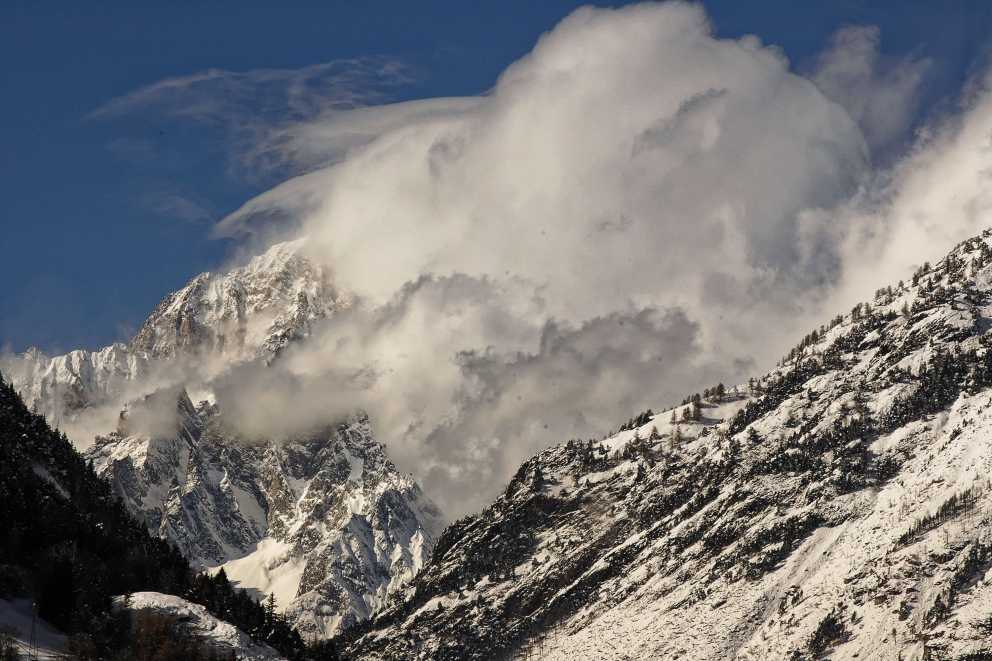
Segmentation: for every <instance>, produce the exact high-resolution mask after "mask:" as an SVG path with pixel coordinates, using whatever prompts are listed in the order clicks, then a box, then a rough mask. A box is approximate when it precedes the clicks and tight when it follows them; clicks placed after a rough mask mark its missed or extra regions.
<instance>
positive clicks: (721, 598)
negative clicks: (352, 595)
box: [345, 232, 992, 661]
mask: <svg viewBox="0 0 992 661" xmlns="http://www.w3.org/2000/svg"><path fill="white" fill-rule="evenodd" d="M990 328H992V233H990V232H986V233H985V234H983V235H982V236H981V237H978V238H975V239H973V240H970V241H967V242H965V243H964V244H962V245H960V246H958V247H957V248H956V249H955V250H954V251H953V252H952V253H951V254H950V255H949V256H948V257H947V258H946V259H944V260H942V261H941V262H940V263H939V264H937V265H936V266H933V267H930V266H929V265H925V266H924V268H922V269H920V271H918V272H917V273H916V274H915V275H913V277H912V280H910V281H908V282H905V283H899V284H898V285H893V286H892V287H891V288H886V289H884V290H880V291H879V292H878V293H877V294H876V297H875V299H874V300H873V301H871V302H870V303H866V304H861V305H859V306H857V307H856V308H854V310H852V311H851V313H850V314H847V315H843V316H838V317H836V318H834V319H833V320H832V321H831V322H830V323H829V324H825V325H824V326H823V327H821V328H818V329H816V330H815V331H814V332H812V333H810V335H808V336H807V337H806V338H804V339H803V341H802V342H801V343H800V344H799V345H798V346H797V347H796V348H795V349H794V350H793V351H791V352H790V353H789V355H788V356H787V357H786V358H785V359H784V361H783V363H782V365H781V366H780V367H779V368H778V369H776V370H774V371H773V372H771V373H769V374H766V375H764V376H763V377H761V378H758V379H755V380H753V381H752V382H751V383H750V384H748V385H745V386H740V387H737V388H734V389H730V390H729V391H728V392H724V393H723V394H714V391H711V392H710V393H709V395H708V396H706V397H701V398H700V402H699V405H698V407H695V406H693V405H692V404H688V405H683V406H680V407H676V408H675V409H670V410H665V411H664V412H663V413H660V414H657V415H654V414H650V415H643V416H640V417H639V419H638V420H637V422H635V424H634V425H633V427H634V428H631V429H625V430H623V431H620V432H618V433H616V434H614V435H612V436H610V437H608V438H606V439H603V440H600V441H595V442H585V441H570V442H568V443H565V444H562V445H559V446H557V447H554V448H551V449H549V450H547V451H545V452H543V453H541V454H539V455H538V456H536V457H534V458H533V459H531V460H529V461H528V462H526V463H525V464H524V465H523V466H522V467H521V468H520V471H519V472H518V473H517V475H516V476H515V477H514V479H513V480H512V481H511V483H510V485H509V486H508V487H507V489H506V491H505V493H504V494H503V495H502V496H501V497H500V498H498V499H497V500H496V502H495V503H494V504H493V505H492V506H491V507H489V508H488V509H486V510H485V511H484V512H482V513H481V514H479V515H478V516H473V517H469V518H467V519H464V520H461V521H459V522H457V523H456V524H454V525H453V526H451V527H450V528H448V529H447V530H446V531H445V533H444V534H443V535H442V537H441V538H440V540H439V541H438V544H437V546H436V547H435V550H434V554H433V556H432V558H431V560H430V561H429V563H428V564H427V566H426V567H425V569H424V570H423V571H422V572H421V573H420V574H419V575H418V576H417V578H416V579H415V580H414V582H413V584H412V585H411V588H410V594H409V597H408V598H407V599H406V600H405V601H404V602H402V603H399V604H397V605H394V606H392V607H391V608H389V609H388V610H386V611H385V612H383V613H381V614H379V615H378V616H376V618H375V619H374V620H373V621H371V622H370V623H367V624H366V625H364V626H359V627H356V628H355V629H354V630H352V631H351V632H349V633H348V634H347V636H346V638H347V640H346V641H345V645H346V646H347V648H348V653H349V655H350V658H354V659H395V658H404V659H437V658H459V659H493V658H521V659H523V658H540V659H647V658H656V659H676V658H687V659H688V658H691V659H714V660H716V659H728V658H736V659H754V660H759V659H815V658H826V657H827V656H829V658H832V659H905V660H907V661H908V660H909V659H965V658H967V659H985V658H992V643H990V642H989V641H990V633H992V578H990V575H989V573H988V571H989V569H990V568H992V518H990V517H989V516H988V511H989V510H990V506H992V489H990V487H989V475H990V471H992V350H990V349H992V334H990V333H989V332H988V331H989V329H990ZM721 390H722V389H721ZM715 392H717V393H719V391H715ZM686 418H688V419H686Z"/></svg>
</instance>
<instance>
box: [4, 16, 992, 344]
mask: <svg viewBox="0 0 992 661" xmlns="http://www.w3.org/2000/svg"><path fill="white" fill-rule="evenodd" d="M140 4H146V6H139V5H140ZM581 4H589V3H573V2H551V1H548V2H500V3H464V2H451V3H447V2H425V3H408V2H395V3H391V2H368V3H345V2H325V3H315V2H306V3H294V2H288V3H279V4H278V6H277V5H276V4H273V3H260V2H238V3H234V2H211V3H209V4H207V5H206V6H205V7H204V6H199V5H194V4H193V3H189V4H187V3H161V4H159V5H157V6H154V7H153V6H147V5H150V3H123V2H104V3H70V2H62V3H56V2H19V1H14V2H5V3H3V6H2V7H0V58H2V59H0V61H2V63H3V64H0V99H2V103H0V145H2V149H0V182H2V184H0V192H2V198H0V246H2V248H3V253H2V256H3V257H2V259H0V277H2V279H3V282H4V283H5V286H4V287H3V288H2V289H0V347H3V348H7V349H12V350H15V351H21V350H23V349H25V348H26V347H28V346H31V345H35V346H39V347H41V348H43V349H45V350H47V351H53V352H54V351H64V350H68V349H72V348H78V347H86V348H94V347H97V346H101V345H104V344H107V343H109V342H111V341H114V340H124V339H127V338H128V337H129V336H130V334H131V333H133V331H134V330H135V329H136V327H137V325H138V324H140V322H141V321H142V319H143V318H144V317H145V316H146V315H147V314H148V312H149V311H150V310H151V309H152V308H153V307H154V305H155V304H156V303H157V302H158V300H159V299H160V298H161V297H162V296H163V295H164V294H166V293H167V292H169V291H171V290H173V289H175V288H177V287H179V286H181V285H182V284H183V283H184V282H185V281H186V280H188V279H189V278H190V277H191V276H192V275H194V274H196V273H198V272H200V271H204V270H209V269H211V268H215V267H217V266H218V265H220V264H222V263H223V261H224V260H225V258H226V257H227V256H228V255H229V254H230V252H231V251H232V250H233V249H234V248H235V246H233V245H232V244H231V242H230V241H227V240H218V239H212V238H211V237H210V229H211V227H212V224H213V223H214V222H215V221H217V220H219V219H220V218H221V217H223V216H224V215H225V214H227V213H228V212H230V211H231V210H233V209H235V208H237V207H238V206H239V205H240V204H241V203H242V202H244V201H245V200H246V199H248V198H249V197H251V196H252V195H253V194H255V193H258V192H259V191H261V190H265V189H267V188H269V187H271V185H272V184H274V183H276V182H277V181H278V180H279V179H280V178H281V177H284V176H285V175H286V174H287V173H286V172H281V171H279V170H278V169H276V170H275V171H266V170H261V169H258V168H243V167H237V161H236V160H234V159H233V158H232V156H231V145H230V139H231V134H230V131H229V128H227V127H225V126H223V125H220V124H217V123H211V122H202V121H201V122H193V121H184V120H183V119H181V118H176V117H174V116H173V117H169V116H166V115H164V114H162V113H156V112H153V111H151V110H147V109H139V110H138V111H135V112H129V113H120V114H112V115H110V116H94V112H96V111H98V110H99V109H100V108H104V107H106V104H107V103H108V102H110V101H111V100H112V99H115V98H119V97H121V96H123V95H126V94H128V93H130V92H133V91H134V90H136V89H139V88H142V87H145V86H148V85H151V84H154V83H156V82H157V81H160V80H163V79H167V78H172V77H177V76H188V75H191V74H195V73H198V72H202V71H205V70H209V69H223V70H226V71H231V72H243V71H251V70H257V69H263V68H264V69H280V70H287V71H290V70H296V69H301V68H303V67H307V66H310V65H314V64H317V63H321V62H329V61H332V60H338V59H345V58H362V57H371V56H376V57H380V58H387V59H388V60H389V61H391V62H396V63H399V64H400V65H401V66H402V69H403V72H404V79H403V81H402V82H395V81H394V82H393V84H391V85H389V86H387V88H386V89H385V91H384V92H380V94H379V96H378V97H376V98H377V100H378V101H400V100H408V99H415V98H426V97H434V96H459V95H473V94H480V93H483V92H485V91H486V90H487V89H488V88H489V87H490V86H492V84H493V83H494V82H495V80H496V78H497V76H498V75H499V73H500V72H501V71H502V70H503V69H505V68H506V66H507V65H508V64H510V63H511V62H513V61H514V60H515V59H517V58H519V57H520V56H522V55H524V54H525V53H527V52H528V51H529V50H530V49H531V48H532V46H533V44H534V42H535V41H536V39H537V38H538V37H539V36H540V34H541V33H543V32H545V31H547V30H549V29H551V28H552V27H553V26H554V25H555V24H556V23H557V22H558V21H559V20H560V19H561V18H563V17H564V16H566V15H567V14H568V13H569V12H570V11H571V10H572V9H573V8H575V7H577V6H579V5H581ZM592 4H604V5H616V4H625V3H615V2H611V3H592ZM705 6H706V8H707V10H708V12H709V14H710V16H711V18H712V20H713V23H714V25H715V29H716V32H717V34H718V35H719V36H721V37H738V36H741V35H744V34H756V35H758V36H759V37H760V38H761V39H762V41H764V42H766V43H771V44H777V45H778V46H780V47H781V48H782V49H783V51H784V52H785V54H786V55H787V56H788V57H789V59H790V60H791V61H792V62H793V67H794V69H796V70H798V71H803V70H804V68H807V67H809V66H811V62H812V60H813V58H815V56H816V54H817V53H819V52H820V51H821V50H822V49H823V48H824V46H825V45H826V44H827V42H828V40H829V38H830V35H831V34H832V33H833V32H834V31H836V30H837V29H839V28H841V27H843V26H846V25H858V24H866V25H875V26H878V27H879V28H880V30H881V38H882V51H883V53H884V54H885V55H887V56H892V57H902V56H907V55H911V56H913V57H925V58H929V59H931V60H932V62H933V67H932V68H931V70H930V72H929V74H928V76H929V77H928V78H927V80H926V85H925V93H924V96H923V99H922V103H921V106H920V108H921V109H920V117H919V118H918V121H922V120H924V119H925V118H926V116H928V115H930V114H933V113H939V112H941V111H942V109H944V108H947V107H948V106H950V105H952V104H954V102H955V101H956V99H957V98H958V95H959V94H960V90H961V88H962V85H964V84H965V83H966V81H967V80H968V77H969V75H970V74H971V73H973V71H974V70H975V68H976V67H978V66H980V65H981V64H982V63H983V62H984V57H985V48H986V44H987V43H989V38H990V36H992V8H990V7H992V3H985V2H968V1H965V0H960V1H949V2H941V3H932V2H922V1H919V2H914V1H895V0H892V1H889V2H882V1H875V2H868V1H837V2H823V3H816V4H814V3H797V2H786V1H773V0H765V1H756V2H748V3H742V2H739V1H737V0H727V1H717V0H714V1H712V2H706V3H705ZM373 84H374V81H370V85H373ZM242 110H243V111H245V112H248V113H251V112H252V110H253V109H252V108H251V107H247V108H242ZM258 112H259V113H260V114H262V113H268V112H272V113H276V114H278V108H275V109H272V108H258ZM272 119H278V118H277V117H276V118H272ZM909 138H910V135H908V134H907V136H905V137H904V139H903V140H902V141H901V144H905V143H906V141H907V140H908V139H909ZM877 157H878V158H880V159H882V160H884V159H885V158H887V155H886V154H879V155H877Z"/></svg>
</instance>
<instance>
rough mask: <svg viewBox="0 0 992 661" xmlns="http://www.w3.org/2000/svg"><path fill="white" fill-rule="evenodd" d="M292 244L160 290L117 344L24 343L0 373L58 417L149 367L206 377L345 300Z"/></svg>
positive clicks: (164, 375) (122, 389)
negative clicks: (55, 350) (60, 351)
mask: <svg viewBox="0 0 992 661" xmlns="http://www.w3.org/2000/svg"><path fill="white" fill-rule="evenodd" d="M302 246H303V243H302V239H301V240H297V241H293V242H286V243H279V244H276V245H274V246H273V247H271V248H270V249H269V250H267V251H266V252H265V253H263V254H261V255H258V256H256V257H254V258H252V259H251V260H249V261H248V262H247V263H245V264H244V265H243V266H240V267H237V268H233V269H231V270H228V271H225V272H222V273H202V274H200V275H198V276H196V277H195V278H193V279H192V280H190V281H189V283H188V284H187V285H186V286H185V287H183V288H182V289H180V290H179V291H176V292H174V293H172V294H169V295H168V296H166V297H165V298H164V299H163V300H162V302H161V303H159V305H158V306H157V307H156V308H155V310H154V311H153V312H152V314H151V315H150V316H149V317H148V319H147V320H146V321H145V322H144V324H143V325H142V326H141V328H140V329H139V331H138V332H137V333H136V334H135V336H134V337H133V338H132V339H131V340H130V341H129V342H128V343H126V344H124V343H116V344H113V345H111V346H108V347H104V348H102V349H98V350H96V351H89V350H86V349H78V350H75V351H70V352H69V353H67V354H64V355H60V356H47V355H45V354H44V353H42V352H41V351H38V350H37V349H30V350H28V351H27V352H25V353H24V354H22V355H20V356H17V357H15V358H14V359H8V360H6V361H4V365H2V368H3V370H4V373H5V374H7V375H8V378H10V379H11V380H12V381H13V383H14V384H15V386H16V387H17V389H18V391H19V392H20V393H21V395H22V396H23V397H24V399H25V401H26V402H27V403H28V405H29V406H32V407H34V408H37V409H38V410H39V411H40V412H42V413H44V414H45V415H46V416H47V417H48V418H49V419H50V420H53V421H54V422H55V423H56V424H58V423H60V422H61V421H62V420H63V419H65V418H69V417H72V416H73V414H74V413H76V412H78V411H79V410H81V409H83V408H85V407H87V406H92V405H96V404H102V403H104V402H107V401H111V400H113V399H115V398H117V397H120V396H122V395H127V394H134V395H137V394H141V391H142V389H145V390H146V391H147V388H148V383H147V381H149V378H148V377H150V376H153V375H154V376H155V379H154V380H155V381H160V380H165V381H168V380H174V379H175V378H176V377H175V375H176V374H189V373H191V372H194V371H195V372H196V373H198V374H199V375H200V376H203V377H209V376H210V375H211V374H212V373H216V372H218V371H220V370H222V369H224V368H225V367H229V366H230V365H231V364H234V363H237V362H240V361H244V360H252V359H256V358H260V359H271V358H272V357H273V356H274V355H275V354H276V353H278V351H279V350H280V349H282V348H283V347H284V346H286V345H287V344H288V343H289V342H291V341H293V340H296V339H300V338H303V337H306V336H307V335H308V334H309V332H310V329H311V326H312V324H313V323H314V322H316V321H318V320H320V319H323V318H325V317H327V316H328V315H330V314H332V313H333V312H334V310H336V309H339V308H341V307H343V306H347V305H348V304H349V302H350V301H349V299H348V297H347V296H346V295H344V294H341V293H340V292H338V291H337V289H335V287H334V285H333V283H332V281H331V277H330V273H329V272H328V270H327V269H326V268H324V267H323V266H320V265H319V264H317V263H315V262H312V261H311V260H309V259H307V258H306V257H305V256H304V255H303V254H302V252H301V250H302ZM130 389H137V390H138V392H134V393H130V392H129V390H130Z"/></svg>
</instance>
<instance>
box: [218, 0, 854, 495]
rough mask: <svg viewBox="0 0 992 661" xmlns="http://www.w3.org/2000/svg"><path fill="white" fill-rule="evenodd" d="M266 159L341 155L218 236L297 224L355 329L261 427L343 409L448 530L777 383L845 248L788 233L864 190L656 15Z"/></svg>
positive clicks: (819, 120)
mask: <svg viewBox="0 0 992 661" xmlns="http://www.w3.org/2000/svg"><path fill="white" fill-rule="evenodd" d="M355 127H357V128H355ZM355 132H357V133H361V134H363V135H370V136H372V139H371V140H370V141H368V142H364V140H363V141H359V142H358V143H357V145H356V144H349V142H348V141H349V136H351V135H352V134H353V133H355ZM283 135H284V139H285V142H284V144H292V143H295V144H299V145H306V147H305V148H301V149H302V150H303V152H305V153H303V152H301V151H299V150H298V151H294V150H290V153H292V154H301V153H302V156H301V158H303V159H304V161H306V162H308V163H313V162H319V160H320V152H321V151H324V150H326V151H327V152H330V153H340V152H341V150H342V144H345V145H346V147H345V152H346V154H347V155H346V157H345V158H343V160H341V161H340V162H337V163H335V164H334V165H331V166H328V167H324V168H319V169H317V170H315V171H313V172H310V173H309V174H307V175H306V176H304V177H300V178H297V179H293V180H290V181H288V182H286V183H285V184H283V185H282V186H279V187H276V188H275V189H273V190H271V191H269V192H267V193H265V194H263V195H261V196H259V197H258V198H256V199H255V200H252V201H250V202H249V203H247V204H246V205H245V206H244V207H243V208H242V209H241V210H239V211H238V212H236V213H235V214H232V215H231V216H230V217H228V218H227V219H225V221H224V222H223V223H222V224H221V225H220V227H219V231H221V232H225V233H229V234H238V233H239V232H240V233H245V232H252V231H254V230H256V229H257V224H255V219H256V218H257V217H258V216H259V215H262V216H269V215H272V214H278V213H282V214H290V215H293V216H295V217H297V218H300V219H302V225H303V228H304V232H305V233H306V234H307V235H308V236H309V239H310V240H309V242H308V247H309V250H310V251H311V253H312V254H313V255H314V256H315V257H317V258H318V259H321V260H323V261H325V262H326V263H327V264H329V265H330V266H331V267H332V268H333V269H334V272H335V277H336V278H337V280H338V283H339V284H340V285H341V286H342V287H343V288H345V289H347V290H350V291H352V292H355V293H356V294H357V295H358V296H360V297H361V298H362V300H363V301H364V307H362V308H361V310H363V311H362V312H359V311H356V312H355V313H354V314H351V315H348V316H344V315H342V316H341V317H339V318H337V319H335V320H333V321H332V322H331V323H330V324H328V327H327V328H326V329H325V330H324V331H323V333H322V334H321V335H320V336H319V337H318V338H314V340H313V341H311V342H310V343H309V344H308V345H305V346H303V347H301V348H300V350H299V351H298V352H295V353H293V352H290V353H289V354H288V355H287V356H285V357H284V360H283V362H282V365H281V374H280V376H279V377H278V378H280V379H283V378H291V379H294V380H295V381H294V383H296V385H295V386H293V388H292V392H294V393H297V395H295V396H294V397H293V398H291V399H292V400H293V401H279V403H278V405H276V407H275V410H287V409H286V408H283V407H285V406H288V407H290V410H293V405H294V402H295V405H296V408H295V410H297V411H298V415H296V416H293V417H295V418H296V419H308V418H309V417H310V416H311V414H312V413H313V411H314V410H315V409H316V410H318V411H319V404H314V403H311V402H310V401H305V400H310V398H307V397H300V396H298V393H312V394H314V395H315V397H316V399H318V400H319V399H320V397H322V396H324V395H326V396H327V398H328V399H333V400H335V401H341V400H344V401H348V402H355V403H356V404H360V405H362V406H364V407H366V408H368V409H369V410H370V412H371V413H372V414H373V419H374V424H375V425H376V426H377V428H378V430H379V431H380V433H381V434H382V436H383V438H384V439H385V440H386V441H387V442H388V443H389V444H390V445H391V448H392V451H393V453H394V454H395V455H396V456H397V458H398V460H399V461H400V463H401V464H402V465H403V466H404V467H406V468H410V469H413V470H414V471H415V472H417V473H418V474H420V475H422V476H429V479H428V480H427V489H428V490H429V491H430V492H431V494H432V495H434V496H435V497H437V498H438V499H439V500H440V501H441V502H442V505H444V506H446V507H447V508H448V510H449V511H450V512H451V513H452V514H460V513H462V512H464V511H466V510H470V509H473V508H476V507H479V506H480V505H482V504H483V503H484V502H486V500H487V499H488V498H489V497H490V496H492V494H493V493H494V491H495V490H497V489H498V488H499V486H500V485H501V484H502V483H503V482H504V480H505V479H506V477H507V476H508V475H510V474H511V473H512V472H513V470H515V468H516V466H517V464H518V463H519V461H521V460H522V459H523V458H525V457H526V456H527V455H529V454H530V453H532V452H534V451H536V450H538V449H540V448H541V447H543V446H544V445H546V444H548V443H550V442H553V441H556V440H562V439H564V438H567V437H569V436H578V435H586V436H590V435H596V434H601V433H603V432H605V431H607V430H608V428H610V427H612V426H614V425H615V424H617V423H618V422H619V421H621V420H623V419H626V418H627V417H629V416H630V415H632V414H635V413H637V412H638V411H639V410H641V409H643V408H645V407H647V406H654V407H657V406H659V405H663V404H666V403H671V402H672V401H673V400H678V399H681V397H682V396H684V395H685V394H689V393H691V392H692V391H695V390H698V389H701V388H703V387H705V386H707V385H713V384H715V383H716V381H718V380H721V379H722V380H725V381H732V380H733V379H737V378H745V377H746V376H747V370H749V369H751V368H752V367H753V365H754V364H756V363H757V364H760V365H766V364H768V363H769V362H771V361H773V360H774V359H775V358H777V357H778V353H779V352H780V351H781V349H782V347H783V345H784V343H785V342H786V341H787V340H791V339H793V338H794V337H795V335H796V334H797V333H800V332H801V331H802V332H804V331H805V330H807V329H804V328H802V327H801V325H799V323H798V322H799V319H800V317H801V316H802V315H803V314H804V313H805V312H806V311H807V310H808V309H809V308H810V307H812V306H813V305H814V299H816V298H818V297H819V296H821V295H823V293H824V292H825V291H826V289H825V288H826V287H827V286H829V285H830V284H831V283H833V282H835V281H836V280H837V278H838V277H839V276H840V269H841V265H842V261H843V256H842V255H841V254H840V253H839V251H838V242H837V240H838V237H843V236H844V235H845V228H841V227H837V226H836V223H835V222H834V221H833V220H832V219H831V218H828V217H824V216H822V215H818V214H814V213H808V212H806V210H807V209H817V208H829V207H832V206H834V205H836V204H837V203H839V202H841V201H842V200H845V199H847V198H848V197H849V196H850V195H851V194H852V192H854V191H855V190H856V189H857V187H858V186H859V185H860V184H861V183H862V182H863V180H864V178H865V177H866V175H867V174H868V171H867V159H868V157H867V148H866V145H865V142H864V140H863V138H862V134H861V132H860V131H859V129H858V127H857V125H856V124H855V122H854V121H852V119H851V118H850V117H849V115H848V114H847V113H846V112H845V111H844V110H843V109H842V108H841V107H840V106H838V105H837V104H836V103H833V102H831V101H830V100H828V99H827V98H825V97H824V96H823V95H822V94H821V93H820V91H819V90H818V89H817V88H816V87H815V86H814V85H813V84H812V83H811V82H810V81H809V80H807V79H805V78H802V77H800V76H797V75H795V74H793V73H791V72H790V71H789V68H788V63H787V62H786V61H785V59H784V58H783V57H782V56H781V55H780V53H779V52H778V51H777V50H775V49H773V48H766V47H764V46H763V45H761V44H760V43H759V42H758V41H757V40H756V39H753V38H746V39H742V40H736V41H732V40H717V39H715V38H713V36H712V34H711V32H710V28H709V26H708V24H707V20H706V17H705V15H704V13H703V11H702V10H701V9H700V8H699V7H698V6H695V5H687V4H677V3H669V4H664V5H643V6H637V7H630V8H625V9H621V10H594V9H581V10H579V11H577V12H575V13H574V14H572V15H571V16H569V17H568V18H567V19H565V20H564V21H563V22H562V23H561V24H560V25H558V26H557V27H556V28H555V29H554V30H553V31H551V32H549V33H548V34H546V35H545V36H544V37H542V38H541V40H540V41H539V43H538V44H537V45H536V47H535V48H534V50H533V51H532V52H531V53H530V54H528V55H527V56H525V57H524V58H522V59H521V60H520V61H518V62H516V63H514V64H513V65H512V66H511V67H509V68H508V69H507V70H506V71H505V72H504V73H503V75H502V76H501V77H500V79H499V80H498V82H497V83H496V85H495V87H494V88H493V89H492V90H491V91H490V92H489V93H488V94H487V95H485V96H482V97H476V98H470V99H443V100H433V101H427V102H420V103H418V104H413V105H411V104H401V105H398V106H385V107H379V108H375V109H369V110H354V111H350V112H348V113H346V114H340V113H338V114H333V113H332V114H324V115H319V116H318V117H317V118H315V119H313V120H310V121H307V122H304V123H301V124H299V125H295V126H287V127H285V128H284V130H283ZM315 138H317V139H315ZM306 150H309V151H306ZM287 375H290V376H289V377H287ZM270 378H277V377H274V376H273V377H270ZM239 381H240V382H242V383H243V382H244V381H245V379H239ZM335 384H336V385H335ZM342 384H350V385H349V386H348V387H346V388H345V391H346V392H342V390H341V389H342ZM355 384H359V385H358V386H357V387H355ZM265 390H266V391H267V393H270V394H269V395H266V397H270V396H271V393H272V392H274V391H278V390H279V388H266V389H265ZM276 397H277V398H278V395H276ZM239 398H243V396H242V395H241V394H240V391H239V390H238V389H237V388H235V387H232V389H231V390H229V391H228V397H227V401H228V402H229V406H235V405H236V403H235V402H236V401H238V400H239ZM224 399H225V398H224V397H223V396H219V401H221V404H222V406H223V405H224V401H223V400H224ZM245 399H246V401H251V400H252V398H251V397H247V398H245ZM278 399H281V398H278ZM259 418H260V420H259V423H260V424H261V423H262V422H263V420H265V419H269V417H268V416H264V415H263V416H259ZM545 425H547V427H545ZM263 426H264V425H263Z"/></svg>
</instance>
